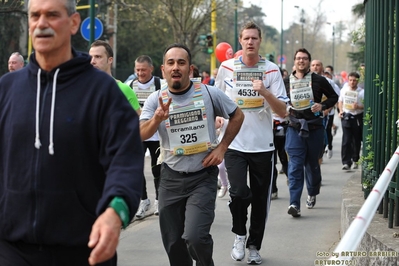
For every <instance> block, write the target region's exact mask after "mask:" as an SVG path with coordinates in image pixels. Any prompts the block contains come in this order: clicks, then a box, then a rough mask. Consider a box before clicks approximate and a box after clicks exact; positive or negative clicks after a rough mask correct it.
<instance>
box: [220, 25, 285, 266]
mask: <svg viewBox="0 0 399 266" xmlns="http://www.w3.org/2000/svg"><path fill="white" fill-rule="evenodd" d="M239 41H240V44H241V46H242V50H243V53H242V56H240V57H239V58H236V59H229V60H227V61H224V62H223V63H222V64H221V66H220V68H219V73H218V75H217V77H216V87H218V88H220V89H222V90H223V91H225V93H226V94H227V95H228V96H229V97H230V98H231V99H232V100H234V101H235V102H236V104H237V105H238V106H239V107H240V108H241V110H242V111H243V112H244V114H245V119H244V123H243V124H242V127H241V130H240V132H239V133H238V135H237V136H236V137H235V139H234V140H233V142H232V143H231V144H230V146H229V149H228V150H227V152H226V154H225V157H224V158H225V165H226V169H227V174H228V178H229V182H230V186H231V187H230V190H229V192H230V197H231V201H230V203H229V207H230V211H231V214H232V218H233V228H232V231H233V233H235V234H236V238H235V241H234V244H233V249H232V251H231V257H232V259H233V260H236V261H240V260H243V259H244V257H245V247H247V248H248V251H249V254H248V258H247V263H249V264H254V263H255V264H260V263H262V258H261V256H260V254H259V250H260V249H261V244H262V240H263V234H264V230H265V226H266V220H267V217H268V212H269V207H270V196H271V184H272V176H273V167H274V162H273V161H274V160H273V152H274V143H273V118H272V110H273V111H274V112H276V114H277V115H279V116H280V117H284V116H285V114H286V104H285V102H286V101H288V98H287V95H286V90H285V87H284V82H283V79H282V77H281V74H280V70H279V68H278V66H277V65H275V64H274V63H272V62H269V61H267V60H265V59H264V58H262V57H261V56H260V55H259V47H260V44H261V41H262V36H261V30H260V28H259V26H257V25H256V24H255V23H253V22H249V23H247V24H245V25H244V26H243V27H242V28H241V31H240V37H239ZM226 122H227V121H226ZM248 170H249V182H250V187H248V185H247V171H248ZM249 205H251V208H252V210H251V216H250V221H251V224H250V227H249V234H248V238H247V228H246V222H247V219H248V217H247V215H248V211H247V209H248V206H249Z"/></svg>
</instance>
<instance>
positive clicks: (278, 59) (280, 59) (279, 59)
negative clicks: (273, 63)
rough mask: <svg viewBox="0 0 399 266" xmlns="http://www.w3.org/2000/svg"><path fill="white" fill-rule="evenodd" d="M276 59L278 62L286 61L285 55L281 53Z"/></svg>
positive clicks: (283, 62)
mask: <svg viewBox="0 0 399 266" xmlns="http://www.w3.org/2000/svg"><path fill="white" fill-rule="evenodd" d="M277 61H278V62H279V63H282V64H285V63H287V57H286V56H285V55H283V56H281V55H279V56H278V57H277Z"/></svg>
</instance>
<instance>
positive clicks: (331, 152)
mask: <svg viewBox="0 0 399 266" xmlns="http://www.w3.org/2000/svg"><path fill="white" fill-rule="evenodd" d="M332 156H333V151H332V150H328V151H327V157H328V159H331V158H332Z"/></svg>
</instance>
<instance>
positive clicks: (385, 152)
mask: <svg viewBox="0 0 399 266" xmlns="http://www.w3.org/2000/svg"><path fill="white" fill-rule="evenodd" d="M365 5H366V56H365V58H366V62H365V65H366V69H365V80H364V81H365V97H364V99H365V100H364V106H365V110H364V124H365V125H364V127H363V151H362V184H363V189H364V192H365V196H367V195H368V193H369V192H370V191H371V188H372V187H373V186H374V184H375V183H376V182H377V181H378V179H379V178H380V176H379V174H380V173H382V172H383V170H384V166H385V165H386V164H387V162H388V160H389V158H390V155H391V154H392V153H393V151H395V149H396V148H397V146H398V129H397V127H396V126H395V125H396V121H397V120H398V103H399V97H398V83H397V80H398V75H399V24H398V22H399V12H397V11H399V0H389V1H380V0H367V1H365ZM398 181H399V175H398V172H397V171H396V173H394V174H393V177H392V180H391V181H390V183H389V185H388V189H387V190H386V191H384V192H382V193H384V195H383V200H382V203H381V204H380V206H379V207H378V212H379V213H380V214H383V217H384V218H388V227H389V228H392V227H393V226H399V182H398Z"/></svg>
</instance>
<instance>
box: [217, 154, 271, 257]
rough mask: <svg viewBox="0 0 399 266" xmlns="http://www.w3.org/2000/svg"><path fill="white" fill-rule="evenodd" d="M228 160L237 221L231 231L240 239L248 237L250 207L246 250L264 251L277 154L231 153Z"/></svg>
mask: <svg viewBox="0 0 399 266" xmlns="http://www.w3.org/2000/svg"><path fill="white" fill-rule="evenodd" d="M224 160H225V166H226V169H227V176H228V178H229V182H230V190H229V192H230V197H231V201H230V203H229V208H230V212H231V214H232V217H233V228H232V229H231V231H232V232H233V233H235V234H237V235H246V234H247V229H246V223H247V219H248V217H247V216H248V206H249V205H251V216H250V221H251V224H250V226H249V236H248V240H247V244H246V246H247V247H249V246H250V245H253V246H256V249H258V250H260V249H261V245H262V241H263V234H264V232H265V227H266V221H267V217H268V213H269V209H270V196H271V187H272V186H271V184H272V176H273V168H274V156H273V151H269V152H257V153H245V152H240V151H236V150H232V149H227V152H226V153H225V155H224ZM248 170H249V186H248V184H247V179H248Z"/></svg>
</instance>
